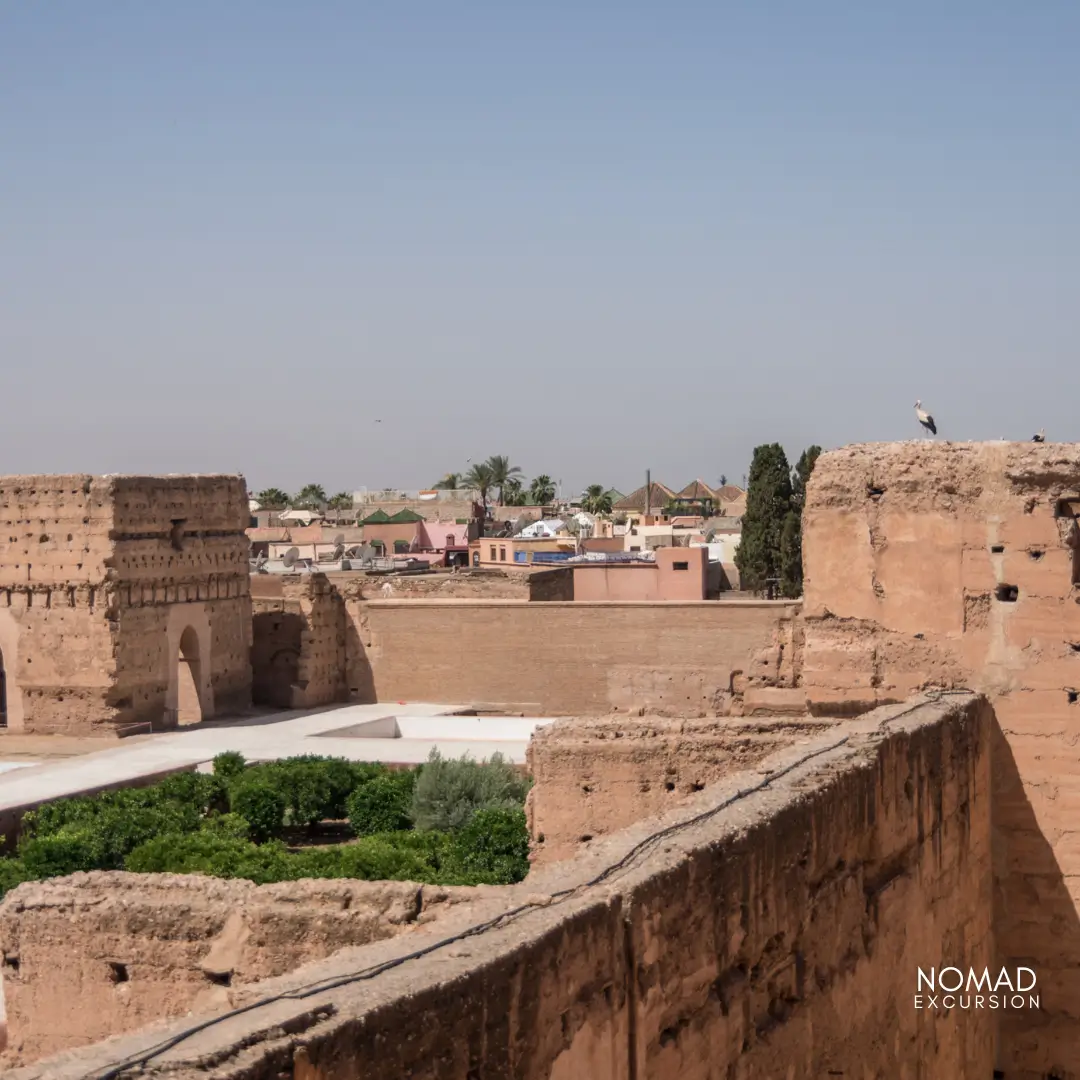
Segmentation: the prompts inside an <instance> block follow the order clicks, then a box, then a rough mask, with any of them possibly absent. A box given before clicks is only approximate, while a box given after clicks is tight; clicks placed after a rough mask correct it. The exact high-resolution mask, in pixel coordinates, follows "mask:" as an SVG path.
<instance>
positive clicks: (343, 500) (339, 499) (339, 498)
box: [326, 491, 352, 510]
mask: <svg viewBox="0 0 1080 1080" xmlns="http://www.w3.org/2000/svg"><path fill="white" fill-rule="evenodd" d="M326 505H327V506H329V507H330V509H331V510H351V509H352V495H351V494H350V493H349V492H347V491H339V492H338V493H337V494H336V495H334V496H333V497H332V498H330V499H329V500H328V502H327V504H326Z"/></svg>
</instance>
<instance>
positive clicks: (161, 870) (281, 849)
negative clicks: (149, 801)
mask: <svg viewBox="0 0 1080 1080" xmlns="http://www.w3.org/2000/svg"><path fill="white" fill-rule="evenodd" d="M289 859H290V856H289V853H288V851H287V850H286V848H285V845H284V844H282V843H281V842H280V841H273V842H271V843H268V844H253V843H251V842H250V841H249V840H237V839H234V838H230V837H226V836H217V835H214V834H213V833H212V832H210V831H204V832H199V833H192V834H188V835H174V836H159V837H157V838H156V839H154V840H151V841H149V842H148V843H145V844H143V845H142V846H141V847H138V848H136V849H135V850H134V851H133V852H132V853H131V854H130V855H129V856H128V857H127V860H126V861H125V864H124V868H125V869H126V870H130V871H132V872H133V873H137V874H209V875H211V876H213V877H221V878H246V879H247V880H249V881H254V882H255V883H256V884H257V885H265V884H269V883H270V882H273V881H285V880H287V879H288V878H289V876H290V872H289Z"/></svg>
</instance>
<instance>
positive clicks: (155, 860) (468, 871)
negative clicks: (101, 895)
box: [0, 752, 528, 895]
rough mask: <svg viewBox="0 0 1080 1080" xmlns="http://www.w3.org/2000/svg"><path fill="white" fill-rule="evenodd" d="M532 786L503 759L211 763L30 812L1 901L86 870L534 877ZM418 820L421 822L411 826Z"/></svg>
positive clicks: (1, 873) (0, 861) (259, 877)
mask: <svg viewBox="0 0 1080 1080" xmlns="http://www.w3.org/2000/svg"><path fill="white" fill-rule="evenodd" d="M527 789H528V781H527V780H526V779H524V778H523V777H521V776H519V775H518V774H517V772H516V771H515V770H514V769H513V767H512V766H511V765H509V764H508V763H507V762H505V761H504V760H503V759H502V758H501V757H500V756H499V755H495V756H493V757H492V759H491V760H490V761H488V762H485V763H477V762H474V761H471V760H469V759H467V758H466V759H462V760H460V761H447V760H443V759H442V758H441V757H439V755H438V753H437V752H433V753H432V756H431V758H430V759H429V761H428V763H427V764H426V765H422V766H419V767H418V768H416V769H408V770H399V771H393V770H389V769H387V768H386V767H385V766H383V765H379V764H370V763H359V764H358V763H354V762H348V761H343V760H340V759H336V758H320V757H314V756H306V757H297V758H289V759H285V760H282V761H275V762H268V763H265V764H256V765H248V764H247V763H245V761H244V759H243V758H242V757H241V756H240V755H239V754H231V753H230V754H222V755H220V756H219V757H218V758H215V760H214V773H213V775H203V774H197V773H183V774H180V775H177V776H173V777H169V778H168V779H167V780H164V781H162V782H161V783H158V784H155V785H153V786H151V787H145V788H125V789H121V790H119V791H113V792H104V793H102V794H99V795H92V796H81V797H77V798H73V799H60V800H57V801H56V802H53V803H48V804H46V805H45V806H42V807H41V808H39V809H38V810H36V811H32V812H30V813H27V814H26V815H24V817H23V829H22V834H21V839H20V842H19V846H18V851H17V854H16V855H15V856H13V857H7V858H0V895H2V894H3V893H4V892H6V891H7V890H8V889H10V888H13V887H14V886H15V885H16V884H18V883H19V882H20V881H28V880H40V879H43V878H49V877H56V876H60V875H64V874H70V873H74V872H76V871H79V870H119V869H128V870H132V871H136V872H166V871H167V872H174V873H205V874H213V875H215V876H219V877H243V878H250V879H251V880H253V881H259V882H266V881H286V880H293V879H297V878H301V877H355V878H363V879H367V880H378V879H383V878H385V879H396V880H415V881H423V882H433V883H442V884H481V883H485V884H503V883H508V882H512V881H520V880H521V878H523V877H524V876H525V873H526V872H527V870H528V839H527V833H526V829H525V816H524V813H523V811H522V809H521V807H522V804H523V802H524V799H525V794H526V792H527ZM346 817H347V818H348V820H349V822H350V825H351V827H352V831H353V832H354V834H355V835H356V836H357V837H358V838H359V839H358V840H357V841H356V842H355V843H352V844H346V845H336V846H332V847H321V848H308V849H306V850H302V851H289V850H288V848H287V847H286V846H285V844H284V843H282V842H281V837H282V836H283V835H285V833H286V830H288V829H294V830H295V829H297V828H302V829H306V830H308V831H311V830H313V829H314V827H316V826H317V825H318V824H319V823H320V822H322V821H340V820H343V819H345V818H346ZM414 826H416V828H415V830H414Z"/></svg>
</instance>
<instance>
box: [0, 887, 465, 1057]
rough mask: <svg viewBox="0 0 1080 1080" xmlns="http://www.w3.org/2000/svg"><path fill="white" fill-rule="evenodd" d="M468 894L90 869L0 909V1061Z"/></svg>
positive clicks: (161, 1010)
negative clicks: (2, 1049) (1, 1021)
mask: <svg viewBox="0 0 1080 1080" xmlns="http://www.w3.org/2000/svg"><path fill="white" fill-rule="evenodd" d="M472 894H473V890H470V889H460V888H455V889H445V888H441V887H438V886H432V885H416V884H410V883H408V882H396V881H377V882H367V881H304V882H290V883H288V884H277V885H254V884H252V883H251V882H250V881H220V880H217V879H214V878H204V877H201V876H196V875H184V874H127V873H121V872H116V873H111V872H103V871H97V872H93V873H89V874H75V875H73V876H72V877H69V878H57V879H54V880H52V881H48V882H32V883H27V884H24V885H21V886H19V887H18V888H17V889H15V890H14V891H13V892H11V893H9V894H8V895H7V896H6V897H5V898H4V902H3V904H2V905H0V953H2V956H3V980H4V981H3V993H4V1003H5V1006H6V1011H7V1036H8V1043H7V1045H8V1049H7V1052H6V1054H5V1055H4V1059H3V1060H4V1062H5V1063H6V1064H7V1065H11V1064H13V1063H28V1062H32V1061H35V1060H37V1059H38V1058H40V1057H44V1056H46V1055H49V1054H54V1053H57V1052H58V1051H61V1050H66V1049H69V1048H72V1047H80V1046H87V1045H89V1044H91V1043H94V1042H96V1041H98V1040H100V1039H104V1038H108V1037H109V1036H111V1035H117V1034H120V1033H122V1032H125V1031H133V1030H135V1029H137V1028H140V1027H143V1026H144V1025H146V1024H148V1023H151V1022H153V1021H157V1020H163V1019H166V1018H168V1017H172V1016H182V1015H184V1014H185V1013H187V1012H189V1011H190V1010H193V1009H194V1010H206V1009H216V1008H221V1009H225V1008H228V1007H229V1006H230V1004H231V1002H232V999H233V997H234V996H235V995H236V993H237V992H239V991H240V990H242V988H243V987H245V986H246V985H248V984H251V983H254V982H257V981H259V980H261V979H266V978H269V977H271V976H275V975H281V974H283V973H284V972H288V971H292V970H294V969H295V968H297V967H299V966H300V965H302V964H304V963H307V962H309V961H312V960H318V959H322V958H323V957H326V956H329V955H330V954H331V953H333V952H336V951H337V950H338V949H341V948H343V947H345V946H350V945H364V944H367V943H368V942H372V941H379V940H382V939H383V938H388V937H392V936H394V935H396V934H400V933H403V932H406V931H408V930H410V929H412V928H414V927H416V926H418V925H423V924H424V923H426V922H429V921H431V920H432V919H434V918H435V917H436V915H437V914H438V913H439V912H440V911H441V910H444V909H445V908H447V907H448V906H450V905H452V904H454V903H458V902H460V901H461V900H463V899H470V898H471V897H472Z"/></svg>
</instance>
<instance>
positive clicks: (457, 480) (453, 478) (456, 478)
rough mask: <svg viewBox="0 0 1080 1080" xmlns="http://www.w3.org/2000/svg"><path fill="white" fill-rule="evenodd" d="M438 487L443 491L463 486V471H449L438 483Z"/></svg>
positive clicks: (455, 489) (454, 489)
mask: <svg viewBox="0 0 1080 1080" xmlns="http://www.w3.org/2000/svg"><path fill="white" fill-rule="evenodd" d="M434 486H435V487H436V488H439V489H441V490H442V491H457V489H458V488H459V487H461V473H459V472H448V473H447V474H446V475H445V476H444V477H443V478H442V479H441V480H440V481H439V482H438V483H437V484H435V485H434Z"/></svg>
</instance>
